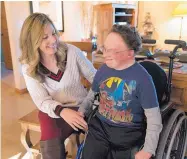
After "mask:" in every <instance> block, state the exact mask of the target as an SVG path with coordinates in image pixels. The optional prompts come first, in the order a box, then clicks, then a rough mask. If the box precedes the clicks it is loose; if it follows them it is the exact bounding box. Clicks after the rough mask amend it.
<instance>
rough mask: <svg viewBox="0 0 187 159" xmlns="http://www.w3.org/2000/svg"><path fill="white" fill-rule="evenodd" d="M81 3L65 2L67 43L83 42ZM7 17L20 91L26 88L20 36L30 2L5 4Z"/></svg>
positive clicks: (64, 35) (14, 67) (14, 69)
mask: <svg viewBox="0 0 187 159" xmlns="http://www.w3.org/2000/svg"><path fill="white" fill-rule="evenodd" d="M80 4H81V2H80V1H77V2H68V1H65V2H64V27H65V32H64V33H63V34H62V39H63V40H66V41H80V40H81V16H80V15H81V14H80ZM5 10H6V15H7V25H8V31H9V39H10V48H11V55H12V63H13V71H14V80H15V87H16V88H17V89H19V90H21V89H24V88H26V85H25V81H24V78H23V76H22V73H21V65H20V63H19V61H18V58H19V57H20V56H21V50H20V48H19V36H20V32H21V27H22V24H23V22H24V20H25V19H26V18H27V17H28V16H29V15H30V6H29V2H28V1H25V2H23V1H20V2H15V1H14V2H10V1H6V2H5Z"/></svg>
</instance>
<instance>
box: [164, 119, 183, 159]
mask: <svg viewBox="0 0 187 159" xmlns="http://www.w3.org/2000/svg"><path fill="white" fill-rule="evenodd" d="M186 127H187V117H186V116H182V117H181V118H180V120H179V122H178V123H177V125H176V128H175V130H174V132H173V136H172V138H171V140H170V144H169V146H168V151H167V154H166V159H170V158H172V159H173V158H174V159H183V158H184V154H185V151H186V142H187V134H186V133H187V129H186Z"/></svg>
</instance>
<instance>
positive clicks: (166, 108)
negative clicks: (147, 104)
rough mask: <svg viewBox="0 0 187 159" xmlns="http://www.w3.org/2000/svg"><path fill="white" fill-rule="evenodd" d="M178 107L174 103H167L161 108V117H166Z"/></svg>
mask: <svg viewBox="0 0 187 159" xmlns="http://www.w3.org/2000/svg"><path fill="white" fill-rule="evenodd" d="M175 105H176V103H174V102H169V103H165V104H163V105H162V106H161V107H160V112H161V116H162V117H164V115H165V114H167V113H168V112H169V111H170V110H171V109H173V107H174V106H175Z"/></svg>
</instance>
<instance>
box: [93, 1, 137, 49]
mask: <svg viewBox="0 0 187 159" xmlns="http://www.w3.org/2000/svg"><path fill="white" fill-rule="evenodd" d="M93 17H94V20H93V28H92V31H93V34H94V35H96V36H97V45H98V46H101V45H103V42H104V40H105V38H106V36H107V35H108V33H109V31H110V29H111V28H112V25H113V24H119V25H123V24H131V25H132V26H137V4H113V3H109V4H99V5H95V6H94V7H93Z"/></svg>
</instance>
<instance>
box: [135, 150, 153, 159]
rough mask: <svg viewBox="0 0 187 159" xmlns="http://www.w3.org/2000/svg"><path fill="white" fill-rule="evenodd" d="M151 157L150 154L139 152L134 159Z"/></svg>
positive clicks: (148, 158)
mask: <svg viewBox="0 0 187 159" xmlns="http://www.w3.org/2000/svg"><path fill="white" fill-rule="evenodd" d="M151 156H152V154H151V153H149V152H145V151H144V150H141V151H139V152H137V153H136V154H135V159H150V158H151Z"/></svg>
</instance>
